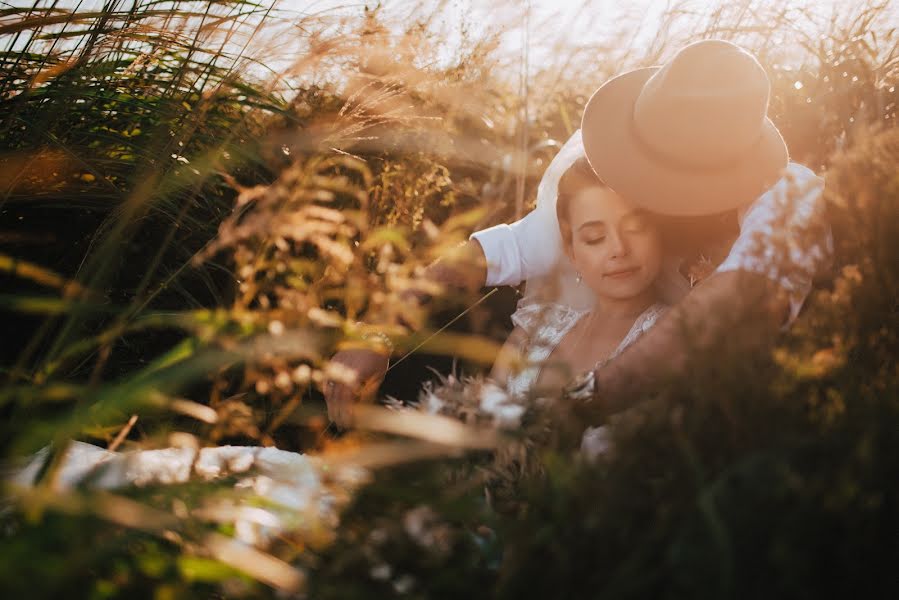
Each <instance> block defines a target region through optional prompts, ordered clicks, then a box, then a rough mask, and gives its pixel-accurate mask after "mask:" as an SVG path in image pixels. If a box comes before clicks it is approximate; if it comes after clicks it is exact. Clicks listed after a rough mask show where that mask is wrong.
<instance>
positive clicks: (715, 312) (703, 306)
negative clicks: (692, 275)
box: [578, 271, 789, 422]
mask: <svg viewBox="0 0 899 600" xmlns="http://www.w3.org/2000/svg"><path fill="white" fill-rule="evenodd" d="M788 312H789V299H788V297H787V295H786V294H785V293H784V291H783V290H782V289H781V287H780V286H779V285H778V284H777V283H775V282H773V281H772V280H770V279H769V278H767V277H765V276H763V275H760V274H758V273H751V272H747V271H726V272H722V273H715V274H714V275H712V276H710V277H709V278H708V279H706V280H705V281H703V282H702V283H701V284H700V285H698V286H697V287H696V288H694V289H693V290H691V291H690V293H689V294H687V296H686V297H685V298H684V299H683V300H682V301H681V302H680V303H679V304H678V305H676V306H674V307H672V308H671V309H670V310H669V311H668V312H667V313H666V314H664V315H663V316H662V317H661V318H660V319H659V321H658V322H657V323H656V324H655V325H654V326H653V327H652V328H651V329H649V331H647V332H646V333H645V334H643V335H642V336H641V337H640V338H639V339H638V340H637V341H636V342H634V343H633V344H632V345H631V346H630V347H628V348H627V349H626V350H625V351H624V352H622V353H621V354H620V355H619V356H618V357H616V358H615V359H613V360H612V361H610V362H608V363H606V364H605V365H603V367H602V368H600V369H597V370H596V371H595V373H594V378H595V385H596V388H595V389H596V392H595V394H594V398H593V400H591V401H588V402H586V403H585V404H584V406H583V407H581V408H579V409H578V412H579V413H581V415H580V416H581V417H582V418H584V419H585V420H587V421H588V422H598V421H600V420H602V419H603V418H604V417H606V416H608V415H610V414H613V413H616V412H619V411H621V410H624V409H627V408H629V406H630V403H631V402H632V401H633V399H634V398H637V397H639V396H640V395H641V394H642V393H644V392H648V391H650V390H652V389H653V388H654V386H656V385H658V383H659V382H661V381H664V380H665V379H666V378H667V377H668V376H669V375H671V374H675V373H679V372H682V371H683V370H684V369H685V368H686V367H687V365H688V361H689V358H690V356H691V355H695V353H696V352H697V350H701V349H702V348H707V347H708V346H709V345H710V344H713V343H716V342H717V341H719V340H722V339H725V338H726V339H727V340H728V342H729V344H738V345H739V346H740V347H741V348H743V349H745V351H746V352H752V351H758V350H759V349H761V348H764V347H766V346H767V345H768V344H770V343H771V342H772V341H773V340H774V338H775V336H776V335H777V333H778V331H779V329H780V326H781V324H782V323H783V322H784V319H785V317H786V315H787V314H788Z"/></svg>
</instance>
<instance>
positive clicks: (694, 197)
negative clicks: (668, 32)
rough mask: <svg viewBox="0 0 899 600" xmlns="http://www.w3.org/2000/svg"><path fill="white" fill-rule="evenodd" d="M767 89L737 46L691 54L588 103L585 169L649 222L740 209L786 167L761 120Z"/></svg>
mask: <svg viewBox="0 0 899 600" xmlns="http://www.w3.org/2000/svg"><path fill="white" fill-rule="evenodd" d="M770 89H771V84H770V82H769V81H768V76H767V75H766V74H765V71H764V69H763V68H762V66H761V65H760V64H759V62H758V61H757V60H756V59H755V57H754V56H752V55H751V54H749V53H748V52H747V51H746V50H744V49H742V48H740V47H739V46H736V45H734V44H732V43H730V42H725V41H722V40H704V41H701V42H696V43H694V44H690V45H688V46H686V47H684V48H682V49H681V50H680V51H679V52H678V53H677V55H676V56H675V57H674V58H673V59H672V60H671V61H670V62H669V63H667V64H665V65H663V66H661V67H648V68H643V69H637V70H635V71H630V72H628V73H624V74H622V75H618V76H617V77H614V78H613V79H611V80H609V81H607V82H606V83H605V84H604V85H603V86H602V87H600V88H599V89H598V90H597V91H596V92H595V93H594V94H593V96H592V97H591V98H590V100H589V101H588V102H587V106H586V108H585V109H584V118H583V123H582V125H581V130H582V134H583V138H584V150H585V152H586V155H587V159H588V160H589V161H590V165H591V166H592V167H593V169H594V170H595V171H596V173H597V175H599V177H600V178H601V179H602V180H603V181H604V182H605V183H606V184H607V185H608V186H609V187H610V188H612V189H613V190H615V191H616V192H618V193H619V194H621V195H622V196H623V197H625V198H627V199H629V200H631V201H633V202H635V203H636V204H638V205H641V206H643V207H644V208H646V209H648V210H651V211H653V212H657V213H661V214H668V215H683V216H692V215H707V214H714V213H719V212H724V211H726V210H729V209H732V208H736V207H738V206H741V205H744V204H748V203H750V202H752V201H753V200H754V199H755V198H757V197H758V196H759V195H761V194H762V193H763V192H764V191H765V190H766V189H768V188H769V187H771V186H772V185H773V184H774V183H775V182H776V181H777V180H778V179H779V178H780V177H781V172H782V171H783V169H784V168H785V167H786V166H787V162H788V159H789V157H788V154H787V147H786V144H785V143H784V140H783V137H781V135H780V132H779V131H778V130H777V128H776V127H775V126H774V123H772V122H771V120H770V119H768V117H767V111H768V96H769V93H770Z"/></svg>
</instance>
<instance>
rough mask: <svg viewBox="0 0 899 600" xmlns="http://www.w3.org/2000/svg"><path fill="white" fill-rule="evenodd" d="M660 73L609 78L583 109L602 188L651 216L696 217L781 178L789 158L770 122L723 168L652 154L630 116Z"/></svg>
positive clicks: (649, 70) (587, 145)
mask: <svg viewBox="0 0 899 600" xmlns="http://www.w3.org/2000/svg"><path fill="white" fill-rule="evenodd" d="M658 69H659V67H646V68H643V69H637V70H635V71H629V72H627V73H624V74H622V75H619V76H617V77H614V78H613V79H610V80H609V81H607V82H606V83H605V84H603V86H602V87H600V88H599V89H598V90H596V92H595V93H594V94H593V96H592V97H591V98H590V100H589V101H588V102H587V105H586V107H585V108H584V117H583V120H582V122H581V134H582V136H583V139H584V151H585V153H586V155H587V160H588V161H589V162H590V166H592V167H593V170H594V171H596V174H597V175H598V176H599V177H600V179H602V180H603V182H605V184H606V185H608V186H609V187H610V188H612V189H613V190H614V191H615V192H616V193H618V194H619V195H621V196H622V197H624V198H626V199H628V200H630V201H631V202H634V203H635V204H637V205H639V206H642V207H643V208H645V209H647V210H650V211H652V212H655V213H659V214H666V215H678V216H697V215H710V214H716V213H721V212H724V211H727V210H731V209H733V208H737V207H739V206H742V205H745V204H748V203H750V202H752V201H753V200H755V199H756V198H757V197H758V196H760V195H761V194H762V193H763V192H764V191H765V190H767V189H768V188H769V187H771V186H772V185H774V183H775V182H776V181H777V180H778V179H780V177H781V175H782V173H783V170H784V168H785V167H786V166H787V163H788V161H789V154H788V153H787V146H786V144H785V143H784V140H783V137H782V136H781V135H780V132H779V131H778V130H777V128H776V127H775V126H774V123H772V122H771V120H770V119H768V118H766V119H765V124H764V129H763V133H762V135H761V137H760V138H759V141H758V143H756V144H755V145H754V146H753V147H752V149H751V150H749V151H748V152H746V154H745V156H743V157H741V158H740V160H739V161H736V162H734V163H733V164H730V165H728V166H726V167H721V168H714V169H712V168H710V169H696V168H684V167H683V166H678V165H675V164H670V163H667V162H665V161H664V160H662V159H660V157H658V156H655V155H650V154H649V153H648V152H647V151H646V150H645V149H644V146H643V145H642V144H641V142H640V141H639V140H637V139H635V137H634V131H633V125H632V117H633V110H634V103H635V101H636V100H637V96H639V94H640V91H641V90H642V89H643V85H644V84H645V83H646V81H647V80H648V79H649V78H650V77H651V76H652V75H653V73H655V72H656V71H657V70H658Z"/></svg>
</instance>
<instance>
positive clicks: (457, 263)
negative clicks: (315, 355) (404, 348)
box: [324, 240, 487, 427]
mask: <svg viewBox="0 0 899 600" xmlns="http://www.w3.org/2000/svg"><path fill="white" fill-rule="evenodd" d="M425 277H427V278H428V279H430V280H431V281H433V282H435V283H437V284H439V285H441V286H443V287H445V288H447V289H451V290H453V289H454V290H459V289H461V290H465V291H471V290H474V289H477V288H479V287H483V286H484V283H485V279H486V277H487V259H486V258H485V257H484V251H483V249H482V248H481V245H480V244H479V243H478V242H477V241H475V240H468V241H467V242H465V243H464V244H462V245H460V246H459V247H457V248H454V249H453V250H452V251H451V252H448V253H447V255H446V256H444V257H443V258H442V259H440V260H437V261H435V262H434V263H432V264H431V265H430V266H429V267H428V269H427V271H426V273H425ZM403 300H408V301H410V302H422V301H424V299H423V298H421V297H418V296H416V295H415V294H412V295H410V297H408V298H403ZM388 359H389V355H388V353H385V352H378V351H375V350H370V349H366V348H347V349H344V350H340V351H339V352H337V354H335V355H334V356H333V357H332V358H331V362H333V363H336V364H338V365H341V366H343V367H346V368H348V369H350V370H351V371H353V372H355V373H356V383H355V385H350V384H346V383H341V382H338V381H329V382H327V383H325V389H324V393H325V402H327V404H328V418H330V419H331V420H332V421H334V422H335V423H337V424H338V425H340V426H341V427H349V426H350V425H352V422H353V405H354V404H355V403H356V402H359V401H360V400H366V399H370V398H373V397H374V395H375V394H376V393H377V391H378V388H379V387H380V386H381V382H382V381H384V375H385V374H386V373H387V366H388Z"/></svg>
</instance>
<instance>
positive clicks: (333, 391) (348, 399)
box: [324, 348, 389, 427]
mask: <svg viewBox="0 0 899 600" xmlns="http://www.w3.org/2000/svg"><path fill="white" fill-rule="evenodd" d="M388 358H389V356H388V355H387V354H386V353H384V352H378V351H376V350H372V349H370V348H347V349H344V350H340V351H339V352H338V353H337V354H335V355H334V356H333V357H332V358H331V362H332V363H335V364H337V365H339V366H340V367H341V368H345V369H347V370H349V371H351V372H353V373H354V374H355V382H353V383H344V382H340V381H335V380H330V381H328V382H326V383H325V389H324V394H325V402H326V403H327V405H328V418H329V419H331V421H333V422H334V423H335V424H337V425H338V426H340V427H349V426H350V425H351V424H352V422H353V406H354V405H355V403H356V402H358V401H360V400H367V399H370V398H373V397H374V395H375V394H376V393H377V391H378V388H379V387H380V386H381V382H382V381H384V375H385V374H386V373H387V366H388Z"/></svg>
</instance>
